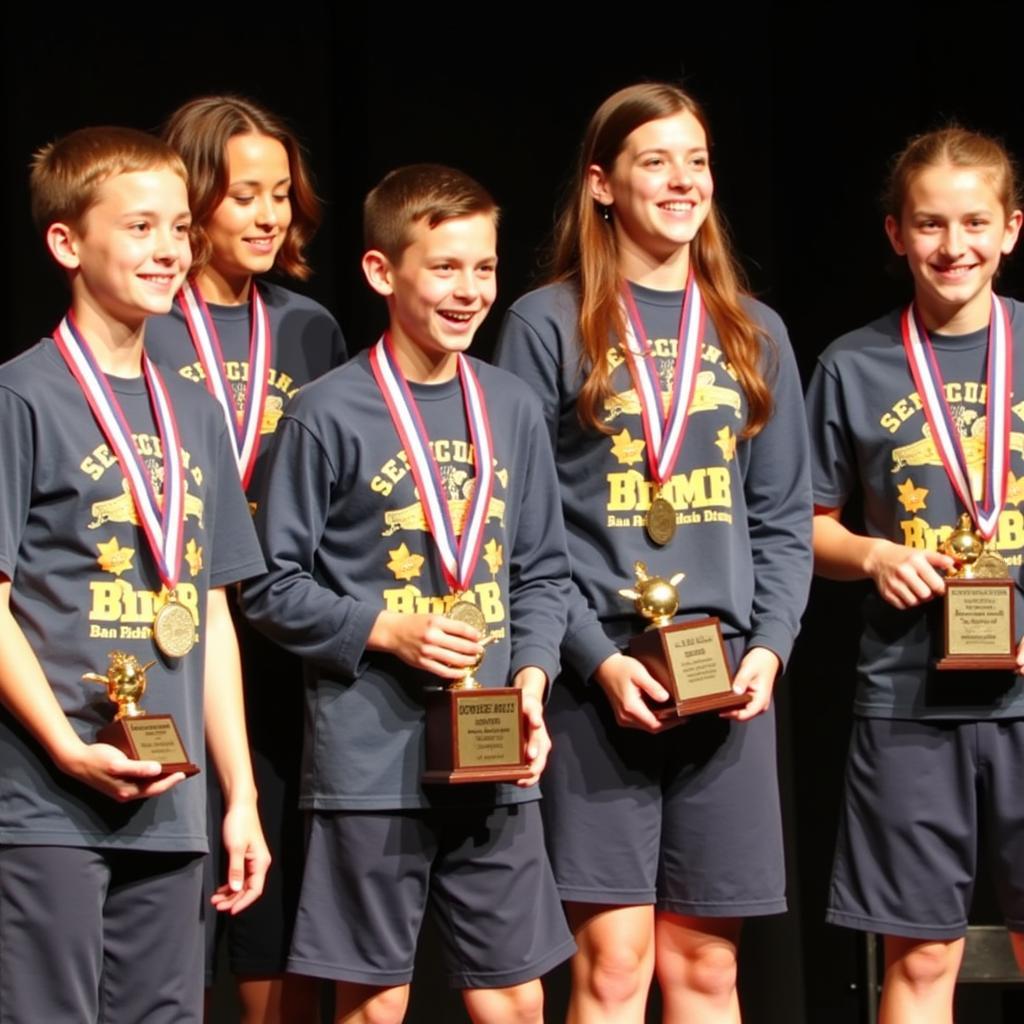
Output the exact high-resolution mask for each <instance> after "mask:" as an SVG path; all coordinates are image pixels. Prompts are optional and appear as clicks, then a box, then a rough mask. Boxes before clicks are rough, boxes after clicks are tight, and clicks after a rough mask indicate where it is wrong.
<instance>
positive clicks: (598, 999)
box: [566, 903, 654, 1024]
mask: <svg viewBox="0 0 1024 1024" xmlns="http://www.w3.org/2000/svg"><path fill="white" fill-rule="evenodd" d="M566 911H567V913H568V916H569V925H570V927H571V928H572V930H573V932H574V933H575V935H576V944H577V946H578V947H579V949H578V951H577V953H576V955H575V956H574V957H573V958H572V995H571V997H570V1000H569V1015H568V1017H567V1021H568V1024H643V1019H644V1009H645V1007H646V1005H647V993H648V990H649V989H650V987H651V977H652V976H653V974H654V907H652V906H646V905H645V906H624V907H620V906H611V907H610V906H604V905H598V904H593V903H568V904H566Z"/></svg>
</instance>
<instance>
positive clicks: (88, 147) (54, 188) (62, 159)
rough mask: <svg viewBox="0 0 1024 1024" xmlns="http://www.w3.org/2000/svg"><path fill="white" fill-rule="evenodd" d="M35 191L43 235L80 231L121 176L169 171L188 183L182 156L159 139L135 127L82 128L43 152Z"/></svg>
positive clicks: (32, 185) (37, 159) (34, 175)
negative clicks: (62, 227)
mask: <svg viewBox="0 0 1024 1024" xmlns="http://www.w3.org/2000/svg"><path fill="white" fill-rule="evenodd" d="M30 167H31V173H30V175H29V190H30V193H31V197H32V219H33V221H34V222H35V225H36V227H37V228H38V229H39V231H40V233H42V234H45V233H46V230H47V229H48V228H49V227H50V225H51V224H58V223H64V224H70V225H71V226H72V227H75V228H78V227H80V225H81V223H82V218H83V217H84V216H85V214H86V213H87V212H88V210H89V207H91V206H92V205H93V204H94V203H95V202H96V199H97V193H98V191H99V187H100V185H102V184H103V182H104V181H106V180H107V179H108V178H112V177H113V176H114V175H116V174H131V173H133V172H135V171H152V170H156V169H166V170H169V171H173V172H174V173H175V174H177V175H178V176H179V177H180V178H181V179H182V181H184V182H185V183H186V184H187V183H188V172H187V171H186V170H185V165H184V163H182V160H181V157H180V156H178V154H177V153H176V152H175V151H174V150H173V149H172V148H171V147H170V146H168V145H167V143H166V142H163V141H162V140H161V139H158V138H156V137H155V136H153V135H147V134H146V133H145V132H140V131H136V130H135V129H134V128H121V127H117V126H102V127H95V128H79V129H78V131H74V132H71V133H70V134H69V135H65V136H64V137H63V138H60V139H57V140H56V142H50V143H48V144H47V145H45V146H43V147H42V148H41V149H39V150H37V151H36V153H35V154H34V156H33V157H32V163H31V165H30Z"/></svg>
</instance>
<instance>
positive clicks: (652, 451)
mask: <svg viewBox="0 0 1024 1024" xmlns="http://www.w3.org/2000/svg"><path fill="white" fill-rule="evenodd" d="M622 300H623V304H624V305H625V307H626V344H625V346H624V347H625V353H626V365H627V366H628V367H629V373H630V376H631V377H632V378H633V386H634V387H635V388H636V394H637V398H638V400H639V402H640V412H641V416H642V419H643V426H644V438H645V440H646V442H647V444H646V446H645V447H646V451H647V465H648V468H649V470H650V474H651V477H652V478H653V479H654V481H655V484H656V488H655V492H654V498H653V500H652V501H651V506H650V508H649V509H648V510H647V514H646V516H645V517H644V529H645V530H646V531H647V536H648V537H650V539H651V541H652V542H653V543H655V544H657V545H658V546H659V547H661V546H664V545H665V544H668V543H669V541H671V540H672V538H673V537H674V536H675V532H676V513H675V509H674V508H673V507H672V503H671V502H670V501H669V500H668V499H667V498H664V497H663V496H662V494H661V490H662V487H664V485H665V483H666V482H667V481H669V480H671V479H672V473H673V472H674V470H675V467H676V462H677V461H678V459H679V452H680V451H681V450H682V447H683V438H684V437H685V436H686V424H687V421H688V419H689V414H690V403H691V402H692V401H693V393H694V390H695V388H696V386H697V371H698V370H699V368H700V356H701V339H702V338H703V336H704V321H705V312H704V303H703V301H702V300H701V294H700V288H699V286H698V285H697V279H696V277H695V276H694V274H693V270H692V269H691V270H690V275H689V277H688V278H687V282H686V296H685V298H684V299H683V308H682V310H681V311H680V314H679V331H678V339H679V340H678V345H679V351H678V355H677V356H676V360H675V372H674V374H673V379H672V392H671V396H670V401H669V407H668V412H665V411H664V409H663V406H662V402H661V380H660V378H659V377H658V368H657V366H656V365H655V362H654V357H653V356H652V355H651V353H650V351H649V349H648V347H647V341H646V339H647V331H646V329H645V328H644V323H643V319H642V317H641V316H640V310H639V309H638V308H637V305H636V302H635V301H634V300H633V293H632V292H631V291H630V290H629V285H628V284H625V283H623V286H622Z"/></svg>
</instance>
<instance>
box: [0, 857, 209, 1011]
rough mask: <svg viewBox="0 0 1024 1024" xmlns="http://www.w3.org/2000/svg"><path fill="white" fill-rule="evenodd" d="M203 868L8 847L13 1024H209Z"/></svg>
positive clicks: (1, 867) (5, 957)
mask: <svg viewBox="0 0 1024 1024" xmlns="http://www.w3.org/2000/svg"><path fill="white" fill-rule="evenodd" d="M202 913H203V907H202V857H201V856H199V855H197V854H176V853H140V852H136V851H132V850H96V849H81V848H78V847H68V846H4V847H0V950H2V951H3V953H2V956H0V1019H2V1020H3V1021H4V1022H5V1024H8V1022H11V1024H18V1022H26V1024H40V1022H51V1021H54V1022H56V1021H98V1020H109V1021H117V1024H135V1022H137V1024H162V1022H166V1024H183V1022H195V1024H199V1022H201V1021H202V1019H203V942H202V935H203V933H202Z"/></svg>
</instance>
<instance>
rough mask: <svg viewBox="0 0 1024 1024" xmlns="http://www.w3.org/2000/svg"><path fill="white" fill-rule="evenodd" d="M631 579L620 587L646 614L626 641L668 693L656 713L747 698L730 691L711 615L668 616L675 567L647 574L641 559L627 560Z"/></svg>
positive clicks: (675, 597) (674, 596)
mask: <svg viewBox="0 0 1024 1024" xmlns="http://www.w3.org/2000/svg"><path fill="white" fill-rule="evenodd" d="M633 571H634V573H635V574H636V583H635V585H634V587H633V588H632V589H630V590H620V591H619V593H620V594H621V595H622V596H623V597H628V598H630V599H632V601H633V606H634V607H635V608H636V610H637V612H638V613H639V614H640V615H641V616H643V618H645V619H648V620H649V625H648V626H647V628H646V630H645V631H644V632H643V633H641V634H640V635H639V636H635V637H633V638H632V639H631V640H630V641H629V653H630V655H631V656H632V657H634V658H636V660H637V661H639V662H640V663H641V664H642V665H643V666H644V668H646V669H647V671H648V672H650V673H651V675H652V676H654V678H655V679H657V680H658V682H659V683H661V685H662V686H664V687H665V689H666V690H668V691H669V693H670V694H671V698H670V699H671V700H672V701H673V703H672V704H671V705H662V706H660V707H657V708H655V709H654V716H655V717H656V718H674V717H676V716H679V717H686V716H688V715H696V714H699V713H700V712H702V711H721V710H724V709H727V708H738V707H743V706H744V705H746V704H749V703H750V701H751V700H752V698H753V695H752V694H749V693H734V692H733V689H732V675H731V673H730V672H729V662H728V660H727V658H726V655H725V644H724V643H723V641H722V631H721V629H720V627H719V621H718V619H717V618H716V617H715V616H709V617H707V618H704V619H697V620H696V621H694V622H673V621H672V616H673V615H675V613H676V610H677V609H678V607H679V594H678V592H677V591H676V584H678V583H679V582H680V581H681V580H683V579H684V578H685V576H684V574H683V573H681V572H678V573H676V574H675V575H674V576H673V577H672V578H671V579H668V580H666V579H663V578H662V577H661V576H650V575H649V574H648V572H647V565H646V563H644V562H637V563H636V564H635V565H634V566H633Z"/></svg>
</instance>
